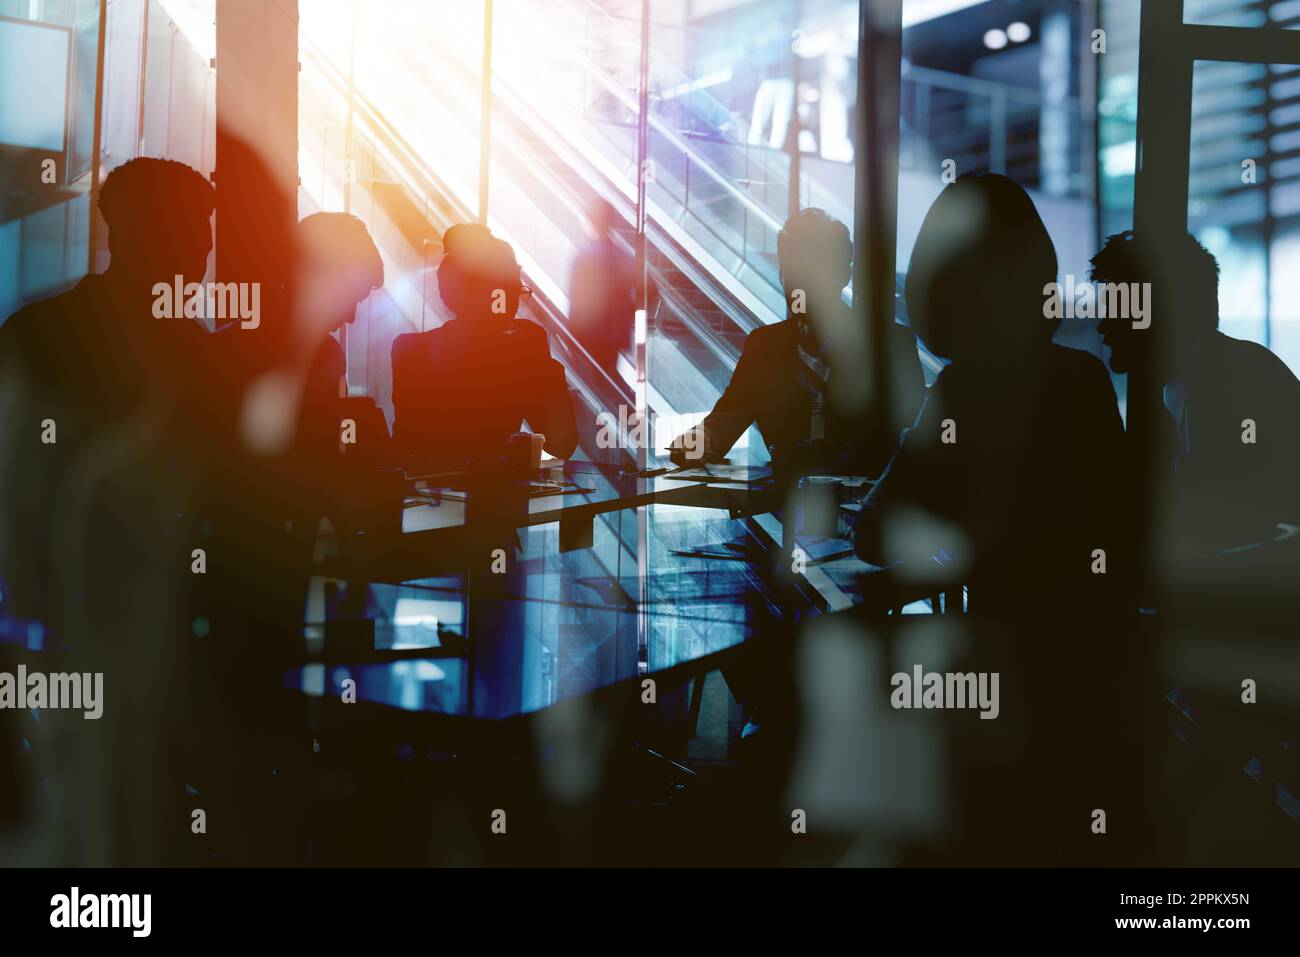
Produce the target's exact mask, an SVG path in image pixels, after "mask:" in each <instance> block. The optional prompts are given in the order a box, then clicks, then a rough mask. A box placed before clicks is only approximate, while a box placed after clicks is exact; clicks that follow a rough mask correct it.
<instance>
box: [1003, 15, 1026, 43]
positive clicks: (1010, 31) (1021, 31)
mask: <svg viewBox="0 0 1300 957" xmlns="http://www.w3.org/2000/svg"><path fill="white" fill-rule="evenodd" d="M1029 33H1030V30H1029V24H1027V23H1025V22H1023V21H1021V20H1017V21H1016V22H1015V23H1013V24H1011V26H1009V27H1007V39H1008V40H1010V41H1011V42H1012V43H1024V42H1025V41H1026V40H1028V39H1029Z"/></svg>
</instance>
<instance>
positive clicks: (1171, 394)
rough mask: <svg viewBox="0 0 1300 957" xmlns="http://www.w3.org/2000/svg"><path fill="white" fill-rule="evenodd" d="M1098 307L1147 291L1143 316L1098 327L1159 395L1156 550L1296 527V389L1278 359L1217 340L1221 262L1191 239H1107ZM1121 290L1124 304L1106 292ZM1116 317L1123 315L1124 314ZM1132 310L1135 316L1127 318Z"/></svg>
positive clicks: (1116, 361) (1299, 460) (1097, 267)
mask: <svg viewBox="0 0 1300 957" xmlns="http://www.w3.org/2000/svg"><path fill="white" fill-rule="evenodd" d="M1092 278H1093V280H1094V281H1095V282H1096V283H1099V284H1102V285H1101V286H1100V287H1099V289H1100V291H1099V293H1098V298H1099V301H1100V300H1103V299H1104V300H1110V299H1112V298H1113V299H1115V301H1116V302H1118V303H1120V304H1122V303H1123V302H1125V301H1131V300H1132V297H1133V296H1134V295H1135V294H1138V295H1142V294H1144V290H1143V286H1142V284H1143V283H1149V284H1150V286H1149V287H1147V289H1149V295H1147V296H1146V299H1147V300H1148V301H1147V302H1146V304H1145V305H1146V307H1147V309H1148V310H1149V312H1148V315H1146V316H1144V317H1141V318H1140V319H1139V320H1138V322H1139V325H1144V324H1145V323H1146V322H1147V321H1149V322H1150V325H1149V327H1147V328H1134V317H1133V316H1131V315H1129V314H1124V315H1107V316H1106V318H1104V319H1102V321H1101V322H1100V323H1098V327H1097V328H1098V331H1099V332H1100V333H1101V334H1102V340H1103V342H1105V343H1106V345H1108V346H1110V350H1111V352H1110V365H1111V368H1112V369H1113V370H1114V371H1115V372H1119V373H1126V372H1128V371H1130V369H1133V368H1135V367H1138V366H1139V365H1141V366H1142V367H1144V368H1145V367H1149V368H1150V369H1151V373H1152V376H1153V378H1154V380H1155V381H1156V382H1157V383H1159V385H1160V386H1161V387H1162V397H1163V401H1164V414H1162V415H1160V421H1159V422H1158V423H1157V427H1156V429H1154V430H1153V432H1154V439H1155V441H1156V442H1157V443H1158V445H1159V448H1157V449H1155V450H1133V451H1134V452H1135V454H1148V453H1150V452H1154V453H1155V468H1156V475H1155V496H1154V499H1155V503H1156V509H1157V514H1156V521H1157V522H1158V527H1159V528H1160V529H1161V533H1162V545H1164V546H1172V547H1174V548H1175V549H1190V550H1193V551H1204V550H1210V549H1215V548H1222V547H1225V546H1230V545H1245V544H1249V543H1253V542H1260V541H1266V540H1268V539H1269V538H1271V537H1272V533H1273V526H1274V525H1275V524H1276V523H1278V522H1298V521H1300V381H1298V380H1297V379H1296V377H1295V375H1293V374H1292V372H1291V370H1290V369H1288V368H1287V367H1286V365H1285V363H1283V362H1282V360H1281V359H1279V358H1278V357H1277V356H1275V355H1273V353H1271V352H1269V351H1268V349H1266V348H1264V347H1263V346H1261V345H1257V344H1256V343H1253V342H1247V341H1245V340H1241V339H1234V338H1232V337H1231V336H1226V335H1224V334H1223V333H1222V332H1219V331H1218V325H1219V309H1218V302H1219V299H1218V293H1219V264H1218V262H1217V261H1216V260H1215V258H1214V256H1213V255H1211V253H1210V252H1209V251H1208V250H1206V249H1205V248H1204V247H1203V246H1201V244H1200V243H1198V242H1197V241H1196V239H1195V238H1194V237H1193V236H1191V235H1189V234H1186V233H1183V234H1179V235H1177V236H1172V237H1163V236H1162V237H1143V236H1137V235H1135V234H1134V233H1133V232H1132V231H1128V232H1123V233H1118V234H1116V235H1114V236H1111V237H1109V238H1108V239H1107V240H1106V243H1105V245H1104V246H1103V247H1102V249H1101V251H1100V252H1098V253H1097V255H1095V256H1094V257H1093V258H1092ZM1108 284H1114V285H1113V287H1111V288H1112V289H1113V288H1117V287H1119V286H1120V285H1123V286H1124V287H1126V289H1125V293H1124V296H1123V297H1120V296H1114V295H1109V294H1108V293H1107V288H1108ZM1120 311H1123V310H1120ZM1128 312H1129V313H1131V312H1132V310H1131V309H1130V310H1128Z"/></svg>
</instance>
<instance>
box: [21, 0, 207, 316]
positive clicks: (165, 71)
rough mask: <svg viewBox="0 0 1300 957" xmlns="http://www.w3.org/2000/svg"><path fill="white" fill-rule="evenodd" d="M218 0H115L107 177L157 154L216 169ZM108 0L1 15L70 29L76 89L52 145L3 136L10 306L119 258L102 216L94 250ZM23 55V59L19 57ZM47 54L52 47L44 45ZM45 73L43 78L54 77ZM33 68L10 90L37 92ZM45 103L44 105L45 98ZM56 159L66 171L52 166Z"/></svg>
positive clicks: (103, 149)
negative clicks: (35, 146) (45, 161)
mask: <svg viewBox="0 0 1300 957" xmlns="http://www.w3.org/2000/svg"><path fill="white" fill-rule="evenodd" d="M213 4H214V0H108V3H107V4H106V7H107V19H106V21H105V40H104V51H103V52H104V58H103V59H104V89H103V111H102V114H101V116H102V127H101V130H100V137H101V140H100V156H99V171H100V176H101V179H102V177H104V176H107V175H108V173H109V172H111V171H112V170H113V169H114V168H115V167H117V166H120V165H121V164H122V163H125V162H126V161H127V160H130V159H133V158H134V157H136V156H157V157H163V158H167V159H175V160H179V161H180V162H183V163H187V164H189V165H191V166H193V167H194V168H195V169H197V170H199V171H200V172H202V173H203V174H204V175H208V174H210V173H211V171H212V168H213V165H214V158H213V150H214V138H215V109H214V106H215V102H214V97H215V83H214V79H213V72H212V65H211V59H212V56H213V50H212V47H213V42H212V36H213V34H212V24H213V17H214V12H213V11H214V5H213ZM99 15H100V3H99V0H35V2H33V0H0V18H8V20H0V23H4V24H7V25H8V27H9V29H10V31H11V32H12V33H13V34H14V35H18V34H19V33H20V32H21V30H22V29H23V28H24V27H26V28H27V29H39V28H43V29H44V30H46V31H47V32H53V33H58V32H62V33H63V34H65V35H66V37H67V49H68V65H67V86H66V91H64V92H65V93H66V96H63V95H62V94H61V96H62V98H63V100H64V102H62V103H61V104H56V106H55V107H52V108H51V109H57V112H58V114H59V115H58V117H57V120H58V126H59V128H60V129H62V130H63V132H64V136H63V145H62V146H61V147H59V148H58V149H56V150H49V151H46V152H41V151H39V150H38V151H35V152H34V151H33V150H32V148H31V147H30V146H29V145H27V144H20V143H10V142H5V143H0V164H3V174H4V180H5V184H6V188H7V189H8V190H9V195H8V197H7V199H6V200H5V206H4V210H3V215H2V216H0V277H3V281H0V317H5V316H8V315H9V314H10V313H12V312H13V311H14V310H16V309H17V308H18V307H20V306H21V305H23V304H25V303H28V302H31V301H34V300H36V299H41V298H44V297H46V296H49V295H52V294H54V293H56V292H58V291H60V290H62V289H63V288H66V287H67V286H69V285H71V284H72V283H74V282H76V280H78V279H79V278H81V277H82V276H83V275H85V274H86V272H87V270H88V267H90V269H91V270H92V271H96V272H98V271H100V270H102V269H104V268H105V266H107V264H108V247H107V242H106V240H107V235H106V232H105V230H104V227H103V223H102V222H97V224H96V231H95V247H96V248H95V251H94V255H93V256H91V255H90V241H91V228H90V224H91V211H90V195H91V178H92V172H93V169H94V153H93V151H94V139H95V84H96V70H97V65H98V60H99V50H98V45H99ZM11 62H12V61H11ZM42 62H43V63H45V64H47V65H48V57H46V56H45V55H44V54H43V55H42ZM46 86H47V85H46V84H41V87H42V88H45V87H46ZM35 89H36V87H34V86H33V85H32V83H31V82H27V79H26V78H20V79H19V80H16V81H15V82H13V83H9V82H6V83H5V92H6V94H7V95H16V96H19V97H22V98H23V99H24V101H25V102H30V101H31V99H32V97H33V93H34V91H35ZM42 108H43V107H42ZM47 156H48V157H50V158H53V159H54V160H55V162H56V166H57V176H56V181H55V182H47V181H46V178H45V177H42V176H41V169H42V167H41V163H40V160H41V159H42V158H45V157H47Z"/></svg>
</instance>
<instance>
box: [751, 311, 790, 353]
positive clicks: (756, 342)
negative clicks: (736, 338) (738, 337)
mask: <svg viewBox="0 0 1300 957" xmlns="http://www.w3.org/2000/svg"><path fill="white" fill-rule="evenodd" d="M797 336H798V327H797V326H796V324H795V321H794V320H793V319H783V320H782V321H780V322H774V323H772V324H771V325H770V326H759V327H758V328H757V329H755V330H754V331H753V332H751V333H750V334H749V335H748V336H746V337H745V347H744V351H745V352H748V353H751V354H754V355H759V354H768V353H771V352H779V351H781V350H782V349H786V348H789V347H790V346H792V345H793V344H794V342H795V340H796V338H797Z"/></svg>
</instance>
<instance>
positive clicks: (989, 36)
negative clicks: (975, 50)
mask: <svg viewBox="0 0 1300 957" xmlns="http://www.w3.org/2000/svg"><path fill="white" fill-rule="evenodd" d="M984 45H985V46H986V47H988V48H989V49H990V50H1001V49H1002V48H1003V47H1004V46H1006V45H1007V35H1006V34H1005V33H1003V32H1002V31H1001V30H990V31H989V32H988V33H986V34H984Z"/></svg>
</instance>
